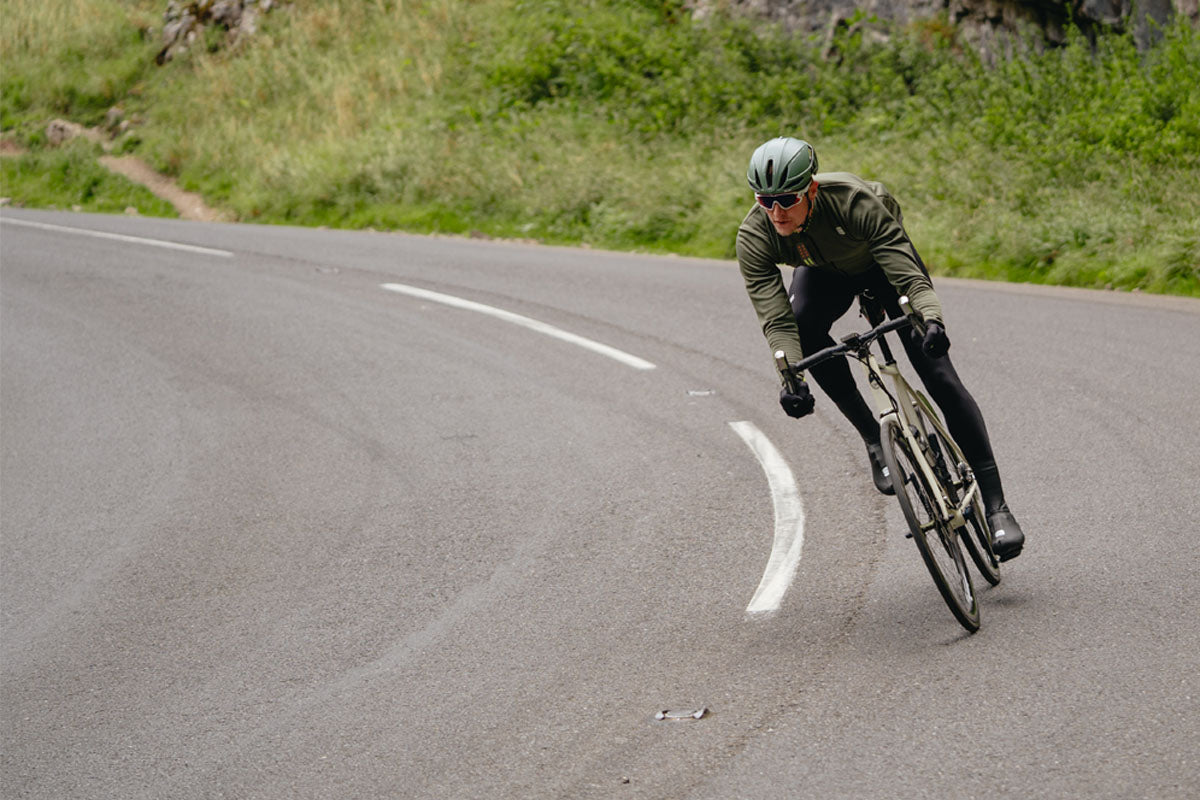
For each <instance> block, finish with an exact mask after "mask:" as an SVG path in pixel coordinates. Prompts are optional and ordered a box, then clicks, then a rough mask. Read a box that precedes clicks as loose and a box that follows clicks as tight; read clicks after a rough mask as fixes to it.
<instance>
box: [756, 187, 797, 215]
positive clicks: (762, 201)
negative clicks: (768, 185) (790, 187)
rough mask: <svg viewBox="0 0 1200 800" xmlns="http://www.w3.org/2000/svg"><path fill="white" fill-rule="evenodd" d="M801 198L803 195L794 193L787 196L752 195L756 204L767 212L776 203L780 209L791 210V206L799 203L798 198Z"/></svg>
mask: <svg viewBox="0 0 1200 800" xmlns="http://www.w3.org/2000/svg"><path fill="white" fill-rule="evenodd" d="M802 197H804V195H803V194H797V193H796V192H788V193H787V194H756V195H754V199H755V200H757V201H758V204H759V205H760V206H762V207H763V208H765V209H766V210H767V211H770V210H771V206H773V205H775V204H776V203H778V204H779V207H780V208H782V209H784V210H787V209H789V208H791V207H792V206H794V205H796V203H799V202H800V198H802Z"/></svg>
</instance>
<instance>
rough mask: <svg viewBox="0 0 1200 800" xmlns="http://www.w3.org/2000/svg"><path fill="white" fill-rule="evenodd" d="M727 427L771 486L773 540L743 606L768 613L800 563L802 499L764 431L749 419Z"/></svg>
mask: <svg viewBox="0 0 1200 800" xmlns="http://www.w3.org/2000/svg"><path fill="white" fill-rule="evenodd" d="M729 427H731V428H733V430H734V431H736V432H737V434H738V435H739V436H741V437H742V440H743V441H745V442H746V444H747V445H749V447H750V449H751V450H752V451H754V455H756V456H757V457H758V461H759V463H760V464H761V465H762V468H763V471H764V472H765V473H766V474H767V483H768V484H769V485H770V487H771V502H772V503H773V504H774V506H775V541H774V543H773V544H772V545H771V557H770V558H769V559H768V560H767V568H766V569H765V570H764V571H763V576H762V580H760V581H759V583H758V589H756V590H755V592H754V597H752V598H751V599H750V605H748V606H747V607H746V612H747V613H748V614H764V613H769V612H772V611H777V610H779V604H780V603H781V602H782V601H783V595H784V593H785V592H786V591H787V589H788V586H789V585H791V582H792V578H793V576H794V575H795V574H796V567H797V566H798V565H799V563H800V550H801V548H802V547H803V546H804V503H803V502H802V501H801V499H800V491H799V490H798V489H797V488H796V479H795V477H794V476H793V475H792V470H791V467H789V466H788V465H787V462H786V461H785V460H784V458H783V456H782V455H781V454H780V452H779V451H778V450H777V449H776V448H775V445H773V444H771V441H770V440H769V439H768V438H767V437H766V436H765V435H764V434H763V432H762V431H760V430H759V429H758V428H757V427H755V425H754V424H753V423H751V422H731V423H729Z"/></svg>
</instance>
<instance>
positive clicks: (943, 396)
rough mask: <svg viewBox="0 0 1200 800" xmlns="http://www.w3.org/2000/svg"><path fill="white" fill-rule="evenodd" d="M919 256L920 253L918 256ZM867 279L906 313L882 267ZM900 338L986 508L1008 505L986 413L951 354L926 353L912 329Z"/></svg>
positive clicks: (894, 309) (888, 304)
mask: <svg viewBox="0 0 1200 800" xmlns="http://www.w3.org/2000/svg"><path fill="white" fill-rule="evenodd" d="M919 258H920V257H919V256H918V260H919ZM922 266H924V265H922ZM867 282H868V284H869V287H870V289H871V291H872V293H873V294H874V295H875V297H876V298H877V299H878V300H879V301H880V303H881V304H882V305H883V307H884V310H885V311H886V312H887V315H888V316H889V317H891V318H893V319H894V318H896V317H898V316H900V315H901V313H903V312H901V310H900V303H899V301H900V298H899V296H898V295H897V293H896V290H895V288H894V287H892V285H891V283H889V282H888V280H887V278H886V276H884V274H883V271H882V270H872V272H871V273H870V274H869V276H868V277H867ZM900 341H901V342H902V343H903V345H904V350H905V352H906V353H907V354H908V359H909V361H910V362H911V363H912V365H913V369H915V370H916V371H917V375H918V376H920V378H921V383H923V384H924V385H925V390H926V391H928V392H929V396H930V398H932V400H933V402H935V403H937V406H938V408H939V409H941V412H942V416H943V418H944V419H945V421H946V428H947V429H948V430H949V431H950V435H951V436H953V437H954V440H955V441H956V442H958V446H959V447H961V448H962V451H963V455H965V456H966V457H967V461H968V463H970V465H971V469H972V471H974V473H975V477H976V478H977V479H978V480H979V488H980V491H981V492H982V493H983V499H984V507H985V510H986V512H987V513H988V514H989V515H991V514H993V513H996V512H997V511H999V510H1001V509H1003V508H1005V502H1004V487H1003V484H1002V483H1001V481H1000V471H999V469H998V468H997V467H996V457H995V455H994V454H993V452H992V443H991V439H990V438H989V437H988V432H987V425H986V423H985V422H984V420H983V413H982V412H981V411H980V410H979V404H978V403H976V402H975V398H974V397H972V396H971V393H970V392H969V391H968V390H967V387H966V386H964V385H963V382H962V379H961V378H959V376H958V371H957V370H956V369H955V368H954V363H953V362H952V361H951V360H950V356H949V355H945V356H942V357H941V358H930V357H929V356H927V355H925V352H924V351H923V350H922V349H921V337H920V335H919V334H917V332H916V331H914V330H911V329H909V330H906V331H903V332H901V334H900Z"/></svg>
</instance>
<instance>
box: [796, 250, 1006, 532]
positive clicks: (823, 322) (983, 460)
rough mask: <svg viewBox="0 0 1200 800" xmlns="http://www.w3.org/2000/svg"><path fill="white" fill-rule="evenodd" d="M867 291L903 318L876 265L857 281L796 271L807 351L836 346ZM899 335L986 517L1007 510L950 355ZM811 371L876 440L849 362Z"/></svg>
mask: <svg viewBox="0 0 1200 800" xmlns="http://www.w3.org/2000/svg"><path fill="white" fill-rule="evenodd" d="M922 268H924V265H923V264H922ZM864 289H866V290H869V291H870V293H871V294H872V295H873V296H874V297H875V299H876V300H877V301H878V302H879V304H880V305H881V306H882V307H883V309H884V311H886V312H887V315H888V317H889V318H892V319H895V318H896V317H899V316H900V315H901V313H902V312H901V311H900V302H899V301H900V297H899V295H897V294H896V289H895V288H894V287H893V286H892V285H891V283H889V282H888V280H887V277H886V276H885V275H884V274H883V270H882V269H879V268H878V267H876V268H875V269H872V270H870V271H869V272H867V273H864V274H863V275H858V276H855V277H853V278H851V277H849V276H847V275H844V274H842V273H838V272H831V271H827V270H821V269H816V268H811V267H803V266H801V267H797V268H796V271H795V272H794V273H793V275H792V289H791V302H792V312H793V313H794V314H795V315H796V324H797V325H798V326H799V327H800V344H801V346H802V347H803V348H804V352H805V353H815V352H816V351H818V350H820V349H822V348H825V347H830V346H832V345H833V344H834V341H833V337H832V336H830V335H829V329H830V328H831V327H833V323H834V322H835V321H837V320H838V319H839V318H840V317H841V316H842V315H843V314H845V313H846V312H847V311H848V310H849V309H850V305H851V303H852V302H853V301H854V298H855V297H856V296H857V295H858V293H859V292H860V291H863V290H864ZM898 335H899V336H900V339H901V341H902V342H903V344H904V350H905V352H907V353H908V358H909V361H910V362H911V363H912V365H913V368H914V369H915V370H916V372H917V375H919V376H920V378H921V382H922V383H923V384H925V389H926V391H928V392H929V396H930V397H931V398H932V399H933V402H935V403H937V406H938V408H940V409H941V411H942V416H943V417H944V418H945V421H946V427H947V429H949V431H950V435H951V436H953V437H954V440H955V441H956V442H958V445H959V447H961V448H962V450H963V455H965V456H966V457H967V461H968V462H969V463H970V464H971V468H972V469H973V470H974V471H975V475H976V477H977V478H978V479H979V487H980V489H981V491H982V492H983V498H984V504H985V505H986V511H987V513H989V514H990V513H992V512H994V511H996V510H998V509H1000V508H1001V507H1002V506H1004V490H1003V487H1002V486H1001V483H1000V474H999V471H998V470H997V468H996V459H995V456H994V455H993V454H992V445H991V441H990V440H989V439H988V433H987V426H986V425H985V424H984V421H983V414H981V413H980V411H979V406H978V405H977V404H976V403H975V399H974V398H973V397H971V393H970V392H968V391H967V388H966V387H965V386H963V383H962V380H961V379H960V378H959V377H958V372H957V371H956V370H955V369H954V364H953V363H951V361H950V357H949V356H948V355H947V356H943V357H941V358H930V357H929V356H927V355H925V353H924V351H922V350H921V337H920V335H919V334H918V333H917V332H916V331H915V330H913V329H911V328H909V329H906V330H903V331H899V332H898ZM810 373H811V374H812V376H813V378H814V379H815V380H816V382H817V385H819V386H820V387H821V389H823V390H824V391H825V393H826V394H827V395H829V397H830V399H832V400H833V402H834V403H835V404H836V405H837V407H838V408H839V409H840V410H841V412H842V413H843V414H845V415H846V418H847V419H849V420H850V422H851V424H853V425H854V427H855V428H856V429H857V430H858V432H859V434H860V435H862V437H863V439H864V440H865V441H868V442H878V441H879V420H878V418H877V417H876V415H875V412H874V411H873V410H872V409H871V407H870V406H868V405H867V403H866V401H865V400H864V399H863V396H862V394H861V393H860V392H859V391H858V387H857V386H856V385H855V383H854V377H853V376H852V375H851V374H850V364H849V362H848V360H847V359H844V358H835V359H831V360H829V361H826V362H825V363H824V364H819V365H818V366H816V367H813V368H812V369H811V370H810Z"/></svg>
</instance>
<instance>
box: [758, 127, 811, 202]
mask: <svg viewBox="0 0 1200 800" xmlns="http://www.w3.org/2000/svg"><path fill="white" fill-rule="evenodd" d="M815 174H817V151H816V150H813V148H812V145H811V144H809V143H808V142H805V141H801V140H800V139H792V138H791V137H787V136H780V137H779V138H778V139H772V140H771V141H769V142H765V143H763V144H761V145H759V147H758V149H757V150H755V151H754V155H752V156H750V168H749V169H748V170H746V180H747V181H749V182H750V188H751V189H753V190H754V193H755V194H789V193H791V192H796V193H797V194H799V193H800V192H803V191H805V190H806V189H808V185H809V184H810V183H812V179H813V175H815Z"/></svg>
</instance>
